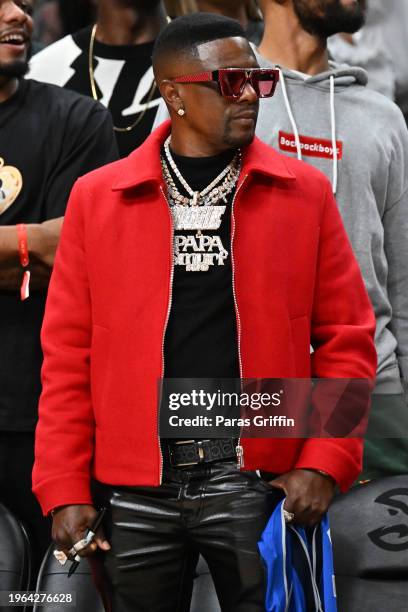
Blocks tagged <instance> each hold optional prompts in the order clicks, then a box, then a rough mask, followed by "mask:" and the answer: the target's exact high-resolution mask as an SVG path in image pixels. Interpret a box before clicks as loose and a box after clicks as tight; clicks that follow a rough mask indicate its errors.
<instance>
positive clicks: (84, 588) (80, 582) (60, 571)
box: [33, 544, 105, 612]
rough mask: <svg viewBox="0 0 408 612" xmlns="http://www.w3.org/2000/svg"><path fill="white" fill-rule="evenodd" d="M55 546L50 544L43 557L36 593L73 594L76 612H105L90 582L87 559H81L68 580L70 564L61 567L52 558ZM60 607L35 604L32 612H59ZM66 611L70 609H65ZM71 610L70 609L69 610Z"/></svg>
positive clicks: (92, 583)
mask: <svg viewBox="0 0 408 612" xmlns="http://www.w3.org/2000/svg"><path fill="white" fill-rule="evenodd" d="M54 549H55V544H51V546H50V547H49V549H48V551H47V553H46V555H45V556H44V559H43V562H42V564H41V568H40V571H39V574H38V579H37V586H36V591H37V592H48V593H75V596H76V604H75V610H76V612H105V608H104V606H103V603H102V599H101V597H100V595H99V593H98V591H97V590H96V587H95V585H94V582H93V580H92V572H91V566H90V564H89V562H88V560H87V559H83V560H82V561H81V563H80V564H79V566H78V568H77V570H76V572H75V573H74V574H73V575H72V576H71V577H70V578H68V576H67V572H68V569H69V567H70V565H71V564H70V563H67V564H66V565H65V566H61V565H60V564H59V563H58V561H56V559H55V558H54V555H53V551H54ZM61 609H62V608H61V606H60V605H59V604H58V603H56V604H55V605H52V604H47V606H41V604H36V605H35V606H34V608H33V612H39V611H40V610H41V611H43V612H61ZM67 609H68V610H69V609H70V608H67ZM71 609H72V608H71Z"/></svg>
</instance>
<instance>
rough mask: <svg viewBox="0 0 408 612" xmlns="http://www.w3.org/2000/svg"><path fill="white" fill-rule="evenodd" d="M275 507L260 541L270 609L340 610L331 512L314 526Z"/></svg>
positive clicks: (293, 611) (268, 611)
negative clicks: (289, 517)
mask: <svg viewBox="0 0 408 612" xmlns="http://www.w3.org/2000/svg"><path fill="white" fill-rule="evenodd" d="M284 501H285V500H283V501H282V502H280V503H279V504H278V505H277V507H276V508H275V510H274V512H273V514H272V516H271V518H270V519H269V521H268V524H267V526H266V528H265V530H264V532H263V534H262V536H261V540H260V542H259V543H258V546H259V550H260V553H261V557H262V559H263V561H264V563H265V567H266V573H267V588H266V599H265V610H266V612H337V604H336V590H335V583H334V570H333V551H332V545H331V540H330V528H329V521H328V518H327V515H325V516H324V518H323V520H322V521H321V523H320V524H319V525H317V526H316V527H314V528H313V529H307V530H306V529H303V528H302V527H297V526H294V525H290V524H288V523H286V522H285V520H284V517H283V505H284Z"/></svg>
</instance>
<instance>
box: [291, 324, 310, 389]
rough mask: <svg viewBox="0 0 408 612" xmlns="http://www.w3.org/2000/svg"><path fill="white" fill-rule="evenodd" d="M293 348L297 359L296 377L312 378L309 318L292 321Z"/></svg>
mask: <svg viewBox="0 0 408 612" xmlns="http://www.w3.org/2000/svg"><path fill="white" fill-rule="evenodd" d="M290 326H291V332H292V346H293V354H294V359H295V367H296V377H297V378H308V377H309V376H310V326H309V318H308V317H307V316H306V315H304V316H302V317H296V318H295V319H291V320H290Z"/></svg>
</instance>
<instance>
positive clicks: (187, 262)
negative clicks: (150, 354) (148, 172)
mask: <svg viewBox="0 0 408 612" xmlns="http://www.w3.org/2000/svg"><path fill="white" fill-rule="evenodd" d="M234 153H235V152H234V151H232V152H231V151H227V152H226V153H223V154H221V155H218V156H216V157H205V158H188V157H181V156H179V155H175V154H174V153H173V159H174V161H175V162H176V165H177V167H178V169H179V171H180V172H181V174H182V176H183V177H184V179H185V180H186V181H187V183H188V184H189V185H190V187H191V188H192V189H193V190H194V191H201V190H202V189H204V188H205V187H206V186H207V185H208V184H209V183H211V181H212V180H213V179H214V178H215V177H216V176H217V175H218V174H220V172H221V171H222V170H223V169H224V168H225V167H226V166H227V164H228V163H229V162H230V161H231V160H232V158H233V156H234ZM172 176H173V179H174V180H175V183H176V185H177V188H178V189H179V191H180V193H182V194H183V195H186V192H185V190H184V189H183V187H182V186H181V184H180V182H179V181H178V179H177V178H176V177H175V175H174V173H173V172H172ZM233 195H234V192H232V193H231V194H229V196H228V198H227V203H226V204H225V203H224V202H223V201H219V202H218V203H217V204H216V206H215V208H218V207H224V209H221V210H218V214H220V213H222V214H220V217H221V224H220V227H219V228H218V229H213V230H203V231H202V235H201V236H197V230H194V229H193V230H180V229H179V230H178V229H175V232H174V249H175V253H174V258H175V259H174V263H175V265H174V278H173V294H172V304H171V310H170V317H169V321H168V326H167V331H166V337H165V346H164V355H165V376H166V377H167V378H239V376H240V374H239V361H238V340H237V326H236V315H235V307H234V297H233V291H232V267H231V204H232V199H233ZM205 208H208V207H205ZM188 267H190V269H191V267H192V268H193V269H194V270H196V271H187V269H188ZM201 267H203V268H204V270H201V269H200V268H201ZM207 267H208V269H206V270H205V268H207Z"/></svg>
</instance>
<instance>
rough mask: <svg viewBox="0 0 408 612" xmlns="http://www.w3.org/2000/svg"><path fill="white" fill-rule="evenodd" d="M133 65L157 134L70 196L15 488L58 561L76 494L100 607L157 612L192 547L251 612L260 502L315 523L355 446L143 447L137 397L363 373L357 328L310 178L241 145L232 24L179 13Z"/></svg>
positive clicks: (151, 422)
mask: <svg viewBox="0 0 408 612" xmlns="http://www.w3.org/2000/svg"><path fill="white" fill-rule="evenodd" d="M153 63H154V69H155V74H156V80H157V82H158V83H159V84H160V90H161V93H162V95H163V97H164V99H165V100H166V102H167V105H168V107H169V110H170V114H171V123H170V122H167V123H166V124H164V125H163V126H161V127H160V128H159V129H158V130H157V131H155V132H154V133H153V134H152V135H151V137H150V138H149V139H148V140H147V141H146V142H145V144H144V145H142V146H141V147H140V148H139V149H137V150H136V151H135V152H134V153H133V154H132V155H130V156H129V157H128V158H126V159H124V160H122V161H120V162H118V163H115V164H111V165H109V166H107V167H105V168H103V169H101V170H99V171H96V172H93V173H91V174H89V175H87V176H85V177H83V178H82V179H80V180H79V181H78V182H77V184H76V186H75V188H74V190H73V192H72V195H71V199H70V203H69V206H68V212H67V215H66V218H65V222H64V227H63V231H62V238H61V242H60V247H59V250H58V253H57V257H56V262H55V267H54V273H53V277H52V281H51V286H50V290H49V298H48V304H47V311H46V316H45V323H44V327H43V335H42V340H43V348H44V355H45V362H44V368H43V393H42V398H41V402H40V421H39V425H38V428H37V434H36V463H35V468H34V474H33V480H34V491H35V493H36V495H37V497H38V499H39V501H40V504H41V506H42V509H43V512H44V514H47V513H49V512H52V514H53V537H54V540H55V541H56V543H57V544H58V546H59V548H60V549H61V550H62V551H64V552H65V553H66V554H67V555H69V554H70V553H69V551H70V549H71V547H72V546H73V545H74V544H76V543H77V542H78V541H79V540H81V539H82V538H83V537H84V532H85V531H86V529H87V528H88V527H89V526H90V525H91V523H92V521H93V520H94V518H95V514H96V510H95V508H94V507H93V503H94V500H93V498H92V494H91V481H93V482H96V483H97V489H98V496H99V499H105V503H106V505H107V506H108V515H107V520H106V521H105V533H106V537H107V539H105V535H103V534H102V532H101V531H99V532H98V537H97V539H96V541H95V542H94V543H92V544H91V545H89V546H87V547H86V548H84V549H82V550H81V552H80V554H81V555H88V554H92V553H94V552H95V550H96V549H97V548H100V549H101V550H102V551H105V552H106V554H105V563H106V568H107V571H108V574H109V576H110V579H111V582H112V585H113V587H114V604H113V605H114V610H121V612H124V611H127V610H132V611H135V610H140V611H145V610H148V611H149V612H151V611H158V610H166V611H169V612H170V611H172V612H175V611H177V610H179V609H180V603H179V602H180V598H181V595H182V594H181V593H180V590H181V589H180V585H182V578H183V572H184V570H185V565H186V559H187V558H188V554H189V552H190V551H192V550H195V551H199V552H201V553H202V554H203V555H204V557H205V558H206V560H207V562H208V564H209V566H210V569H211V572H212V575H213V578H214V582H215V586H216V589H217V594H218V597H219V600H220V603H221V607H222V609H223V610H224V611H232V610H233V611H234V612H237V611H241V612H244V611H245V612H252V611H261V610H263V609H264V574H263V568H262V565H261V562H260V559H259V555H258V550H257V541H258V539H259V536H260V533H261V532H262V530H263V527H264V525H265V523H266V521H267V519H268V517H269V515H270V512H271V511H272V509H273V507H274V505H275V504H276V503H277V501H278V500H279V499H280V498H281V497H282V496H283V494H285V495H286V502H285V508H286V511H287V512H288V518H289V519H291V518H292V519H293V520H295V521H296V522H298V523H300V524H304V525H312V524H314V523H316V522H317V521H318V520H319V519H320V517H321V516H322V513H324V512H325V511H326V510H327V508H328V506H329V504H330V502H331V499H332V496H333V492H334V489H335V486H336V483H337V485H338V486H339V488H340V489H341V490H346V489H347V488H348V487H349V486H350V485H351V483H352V482H353V481H354V480H355V478H356V476H357V474H358V472H359V470H360V468H361V453H362V446H361V440H359V439H357V438H354V439H337V438H336V439H329V438H328V439H316V438H314V439H308V440H305V439H246V440H243V441H242V442H235V441H233V440H232V439H223V440H171V439H166V440H163V439H162V440H161V441H160V440H159V437H158V433H157V431H158V385H157V381H158V379H160V378H161V377H162V376H163V375H165V376H166V378H176V379H177V378H194V379H200V378H201V379H208V378H217V379H224V378H225V379H240V378H280V377H282V378H308V377H310V376H313V377H319V378H356V379H372V378H374V375H375V367H376V357H375V348H374V344H373V333H374V325H375V324H374V317H373V314H372V310H371V306H370V304H369V301H368V298H367V295H366V292H365V289H364V285H363V282H362V279H361V275H360V272H359V268H358V265H357V263H356V261H355V259H354V256H353V254H352V251H351V247H350V244H349V242H348V240H347V238H346V235H345V232H344V229H343V225H342V223H341V220H340V216H339V213H338V211H337V208H336V204H335V202H334V199H333V196H332V193H331V188H330V184H329V182H328V181H327V180H326V179H325V178H324V176H323V175H322V174H321V173H320V172H318V171H316V170H314V169H312V168H310V167H308V166H306V165H305V164H302V163H301V162H298V161H296V160H292V159H288V158H284V157H282V156H281V155H279V154H278V153H276V152H275V151H274V150H273V149H271V148H269V147H268V146H266V145H264V144H262V143H261V142H260V141H258V140H257V139H254V132H255V125H256V119H257V113H258V104H259V97H262V96H268V95H272V94H273V91H274V86H275V85H276V75H275V72H274V71H273V70H272V71H268V72H266V73H260V72H259V70H258V65H257V62H256V60H255V57H254V55H253V53H252V51H251V49H250V47H249V45H248V42H247V40H246V39H245V37H244V32H243V30H242V28H241V26H240V25H239V24H238V23H236V22H235V21H233V20H229V19H227V18H224V17H219V16H214V15H210V14H194V15H190V16H186V17H183V18H181V19H179V20H176V21H174V22H173V23H172V24H170V25H169V26H168V27H167V28H166V29H165V30H164V31H163V32H162V34H161V35H160V37H159V39H158V41H157V43H156V47H155V52H154V56H153ZM232 69H235V70H232ZM310 344H311V345H312V346H313V348H314V352H313V354H312V355H311V354H310ZM180 442H181V444H180ZM239 467H244V469H239ZM256 470H261V471H263V472H268V473H270V474H273V475H274V476H275V477H274V478H273V479H270V482H265V481H263V480H262V479H261V478H260V477H259V476H258V474H257V472H256ZM108 541H109V543H108ZM77 548H81V545H78V546H77ZM71 553H72V551H71Z"/></svg>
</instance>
